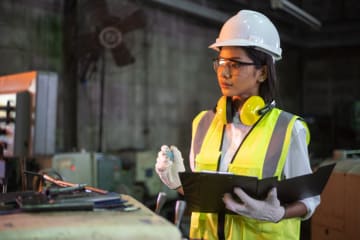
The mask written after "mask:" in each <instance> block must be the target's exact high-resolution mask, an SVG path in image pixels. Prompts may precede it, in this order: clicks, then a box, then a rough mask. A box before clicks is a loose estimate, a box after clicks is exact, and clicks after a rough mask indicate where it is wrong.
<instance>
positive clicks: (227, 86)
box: [220, 82, 232, 88]
mask: <svg viewBox="0 0 360 240" xmlns="http://www.w3.org/2000/svg"><path fill="white" fill-rule="evenodd" d="M220 87H221V88H231V87H232V84H231V83H225V82H222V83H220Z"/></svg>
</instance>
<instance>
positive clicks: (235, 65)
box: [213, 58, 255, 73]
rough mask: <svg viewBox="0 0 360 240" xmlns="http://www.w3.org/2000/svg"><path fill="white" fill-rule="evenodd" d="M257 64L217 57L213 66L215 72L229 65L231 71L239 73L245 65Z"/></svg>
mask: <svg viewBox="0 0 360 240" xmlns="http://www.w3.org/2000/svg"><path fill="white" fill-rule="evenodd" d="M250 65H255V63H253V62H242V61H239V60H235V59H226V58H215V59H214V60H213V66H214V70H215V72H217V71H218V69H219V68H223V67H225V66H226V67H227V68H228V70H230V71H231V73H237V72H239V70H240V69H241V68H243V67H246V66H250Z"/></svg>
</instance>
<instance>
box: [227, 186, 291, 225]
mask: <svg viewBox="0 0 360 240" xmlns="http://www.w3.org/2000/svg"><path fill="white" fill-rule="evenodd" d="M234 192H235V194H236V195H237V196H238V197H239V198H240V200H241V202H242V203H240V202H237V201H235V200H234V199H233V198H232V197H231V195H230V194H229V193H226V194H225V195H224V198H223V201H224V203H225V206H226V208H227V209H229V210H231V211H233V212H235V213H237V214H239V215H243V216H246V217H250V218H254V219H257V220H264V221H269V222H275V223H276V222H279V221H280V220H281V219H283V217H284V216H285V208H284V207H283V206H281V205H280V201H279V199H278V198H277V191H276V188H272V189H271V190H270V191H269V193H268V196H267V197H266V199H265V200H264V201H261V200H256V199H254V198H252V197H250V196H249V195H247V194H246V193H245V192H244V191H243V190H242V189H241V188H234Z"/></svg>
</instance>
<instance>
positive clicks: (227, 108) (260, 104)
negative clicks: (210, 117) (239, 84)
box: [216, 96, 275, 126]
mask: <svg viewBox="0 0 360 240" xmlns="http://www.w3.org/2000/svg"><path fill="white" fill-rule="evenodd" d="M274 106H275V102H274V101H273V102H271V103H270V104H267V105H266V104H265V102H264V100H263V99H262V97H260V96H251V97H249V98H248V99H247V100H246V101H245V102H244V103H243V105H242V107H241V109H240V111H239V115H240V121H241V122H242V123H243V124H244V125H246V126H252V125H254V124H255V123H256V122H257V121H258V120H259V119H260V117H261V116H262V115H264V114H266V113H267V112H268V111H270V110H271V109H272V108H273V107H274ZM216 114H217V115H218V116H219V117H220V119H221V120H222V121H223V122H224V123H225V124H227V123H232V120H233V117H234V114H235V109H234V107H233V105H232V98H231V97H226V96H222V97H221V98H220V99H219V101H218V103H217V105H216Z"/></svg>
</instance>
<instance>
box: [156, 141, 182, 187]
mask: <svg viewBox="0 0 360 240" xmlns="http://www.w3.org/2000/svg"><path fill="white" fill-rule="evenodd" d="M155 171H156V173H157V174H158V175H159V177H160V179H161V181H162V182H163V183H164V184H165V185H166V186H168V187H169V188H170V189H177V188H179V187H180V186H181V182H180V177H179V174H178V173H179V172H185V167H184V159H183V158H182V156H181V152H180V151H179V149H177V147H175V146H171V147H170V148H169V147H168V146H166V145H163V146H161V150H160V151H159V153H158V156H157V159H156V164H155Z"/></svg>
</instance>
